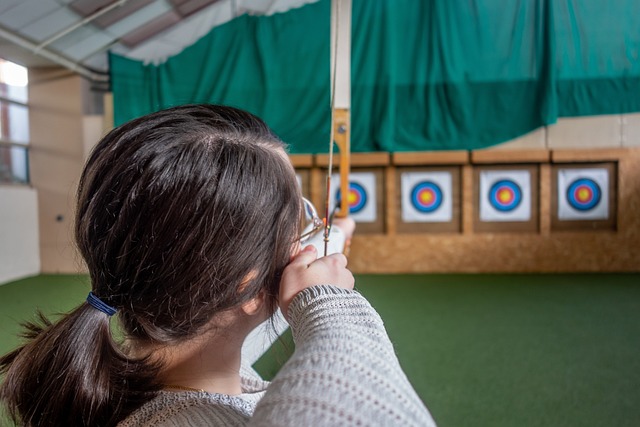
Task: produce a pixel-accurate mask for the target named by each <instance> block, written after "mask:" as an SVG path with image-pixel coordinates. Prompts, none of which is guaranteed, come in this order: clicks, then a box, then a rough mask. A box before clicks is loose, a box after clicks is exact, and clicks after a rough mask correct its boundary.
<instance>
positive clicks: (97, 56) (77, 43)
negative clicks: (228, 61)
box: [0, 0, 318, 74]
mask: <svg viewBox="0 0 640 427" xmlns="http://www.w3.org/2000/svg"><path fill="white" fill-rule="evenodd" d="M316 1H318V0H0V57H2V58H4V59H8V60H10V61H13V62H17V63H19V64H22V65H25V66H27V67H40V66H50V65H52V64H53V63H55V62H57V63H58V64H61V63H64V64H67V65H66V66H67V67H69V68H72V67H73V66H74V64H75V66H77V67H81V68H83V69H85V68H86V69H89V70H91V71H95V72H97V73H98V74H101V73H106V72H108V61H107V52H108V51H109V50H111V51H114V52H116V53H119V54H122V55H125V56H129V57H131V58H135V59H139V60H144V61H146V62H153V63H158V62H162V61H164V60H165V59H166V58H167V57H169V56H172V55H175V54H177V53H179V52H180V51H182V50H183V49H184V48H185V47H187V46H189V45H191V44H193V43H194V42H195V41H196V40H198V39H199V38H201V37H202V36H204V35H205V34H207V33H208V32H209V31H211V29H212V28H213V27H215V26H217V25H220V24H222V23H225V22H227V21H229V20H231V19H233V18H234V17H237V16H240V15H242V14H245V13H249V14H254V15H270V14H273V13H279V12H285V11H287V10H289V9H292V8H297V7H300V6H303V5H305V4H308V3H314V2H316ZM107 8H108V11H107V12H106V13H103V12H104V11H105V10H107ZM95 15H100V16H98V17H95ZM89 20H90V21H89ZM87 21H88V22H87ZM60 61H62V62H60ZM65 61H68V63H67V62H65ZM69 64H71V65H69Z"/></svg>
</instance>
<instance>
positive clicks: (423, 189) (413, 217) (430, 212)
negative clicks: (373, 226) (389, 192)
mask: <svg viewBox="0 0 640 427" xmlns="http://www.w3.org/2000/svg"><path fill="white" fill-rule="evenodd" d="M400 179H401V186H402V189H401V191H402V202H401V206H402V220H403V221H405V222H449V221H451V220H452V218H453V202H452V196H451V195H452V191H453V190H452V177H451V172H444V171H442V172H440V171H439V172H405V173H403V174H402V176H401V178H400Z"/></svg>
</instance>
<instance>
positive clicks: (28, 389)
mask: <svg viewBox="0 0 640 427" xmlns="http://www.w3.org/2000/svg"><path fill="white" fill-rule="evenodd" d="M39 320H40V321H39V322H36V323H26V324H24V327H25V331H24V333H23V334H22V336H23V337H24V338H26V339H27V342H26V343H25V344H24V345H22V346H21V347H19V348H17V349H16V350H14V351H12V352H10V353H8V354H6V355H4V356H2V357H0V374H4V375H5V377H4V381H3V383H2V384H1V385H0V401H2V402H3V403H4V404H5V405H6V406H7V409H8V413H9V415H10V416H11V418H12V419H13V421H14V422H16V424H18V425H23V426H28V427H36V426H37V427H47V426H61V425H65V426H115V425H116V424H117V423H118V422H119V421H121V420H122V419H124V418H125V417H126V416H127V415H128V414H130V413H131V412H133V411H134V410H135V409H136V408H138V407H139V406H141V405H142V404H144V403H145V402H147V401H148V400H150V399H151V398H153V397H154V395H155V392H157V391H158V390H159V389H160V386H159V385H158V384H157V383H156V380H155V378H156V375H157V372H158V366H157V365H154V364H150V363H149V361H148V360H146V359H131V358H129V357H127V356H126V355H125V354H124V353H123V352H122V351H121V350H120V349H119V347H118V345H117V344H116V343H115V342H114V340H113V337H112V335H111V330H110V325H109V316H108V315H107V314H105V313H104V312H101V311H99V310H97V309H95V308H94V307H92V306H91V305H89V304H82V305H81V306H80V307H78V308H76V309H75V310H74V311H72V312H71V313H69V314H67V315H65V316H64V317H63V318H62V319H60V320H59V321H58V322H56V323H51V322H50V321H49V320H48V319H47V318H45V317H44V316H43V315H42V314H41V313H39Z"/></svg>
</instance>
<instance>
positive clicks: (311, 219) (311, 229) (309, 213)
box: [300, 197, 324, 243]
mask: <svg viewBox="0 0 640 427" xmlns="http://www.w3.org/2000/svg"><path fill="white" fill-rule="evenodd" d="M302 204H303V207H304V223H303V228H302V234H301V235H300V242H301V243H304V242H306V241H307V240H309V239H310V238H311V237H312V236H313V235H314V234H316V233H317V232H318V231H320V230H321V229H322V228H323V227H324V221H322V219H320V217H319V216H318V211H317V210H316V208H315V206H313V203H311V202H310V201H309V200H308V199H306V198H304V197H303V198H302Z"/></svg>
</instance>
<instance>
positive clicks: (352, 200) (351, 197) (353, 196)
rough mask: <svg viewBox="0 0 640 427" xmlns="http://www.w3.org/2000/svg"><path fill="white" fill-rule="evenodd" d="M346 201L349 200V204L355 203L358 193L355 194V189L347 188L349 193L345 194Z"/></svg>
mask: <svg viewBox="0 0 640 427" xmlns="http://www.w3.org/2000/svg"><path fill="white" fill-rule="evenodd" d="M347 201H348V202H349V204H350V205H353V204H354V203H356V202H357V201H358V195H357V194H356V192H355V191H353V190H349V195H348V196H347Z"/></svg>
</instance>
